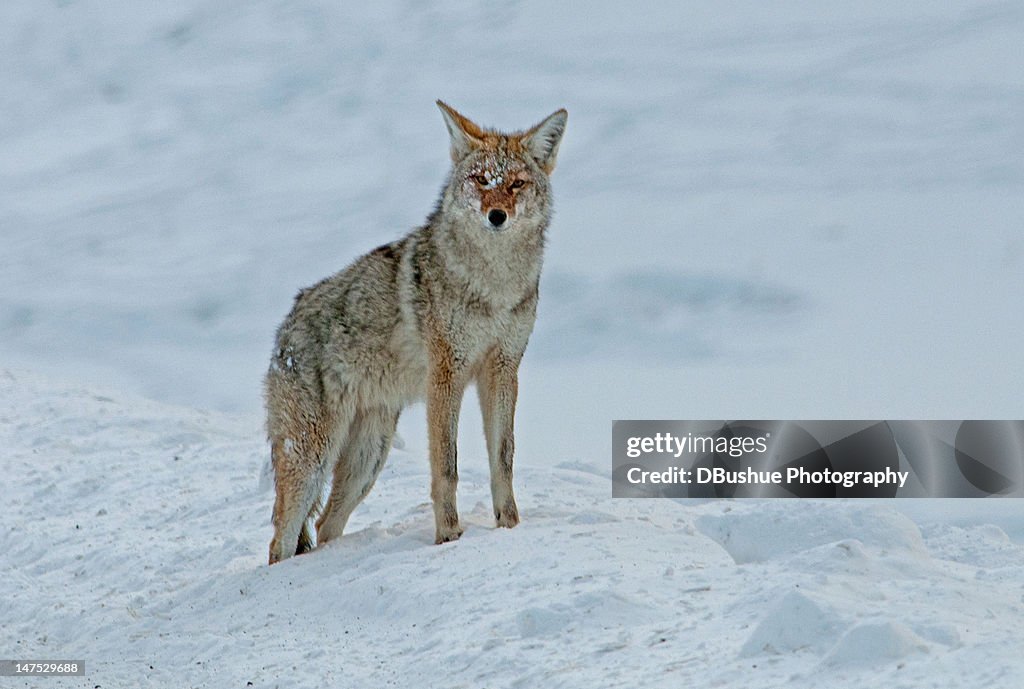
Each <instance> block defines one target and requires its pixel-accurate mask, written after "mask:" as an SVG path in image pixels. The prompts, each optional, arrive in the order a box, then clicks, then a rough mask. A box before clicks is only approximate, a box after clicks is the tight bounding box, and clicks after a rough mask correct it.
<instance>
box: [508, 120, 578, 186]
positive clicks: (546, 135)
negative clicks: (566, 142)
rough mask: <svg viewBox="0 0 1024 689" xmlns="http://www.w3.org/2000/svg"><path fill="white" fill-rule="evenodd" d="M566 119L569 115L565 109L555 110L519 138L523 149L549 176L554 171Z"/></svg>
mask: <svg viewBox="0 0 1024 689" xmlns="http://www.w3.org/2000/svg"><path fill="white" fill-rule="evenodd" d="M568 117H569V113H568V112H567V111H566V110H565V108H562V109H561V110H556V111H555V112H553V113H551V114H550V115H548V116H547V117H546V118H544V120H543V121H542V122H541V123H539V124H538V125H536V126H534V127H532V128H531V129H530V130H529V131H527V132H526V133H524V134H523V135H522V136H521V137H520V141H521V142H522V145H523V147H525V148H526V150H528V151H529V152H530V155H532V156H533V158H534V160H536V161H537V162H538V163H540V166H541V167H542V168H543V169H544V172H546V173H547V174H549V175H550V174H551V173H552V172H553V171H554V169H555V159H556V158H557V157H558V146H559V145H560V144H561V143H562V134H564V133H565V123H566V120H567V119H568Z"/></svg>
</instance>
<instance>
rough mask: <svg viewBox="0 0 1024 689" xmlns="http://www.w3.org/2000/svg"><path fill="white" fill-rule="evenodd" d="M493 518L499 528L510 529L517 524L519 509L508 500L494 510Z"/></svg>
mask: <svg viewBox="0 0 1024 689" xmlns="http://www.w3.org/2000/svg"><path fill="white" fill-rule="evenodd" d="M494 518H495V520H496V521H497V522H498V527H499V528H504V529H511V528H512V527H514V526H516V525H517V524H519V509H518V508H517V507H516V504H515V503H514V502H512V501H511V500H510V501H509V502H507V503H506V504H505V506H504V507H502V508H501V509H500V510H495V511H494Z"/></svg>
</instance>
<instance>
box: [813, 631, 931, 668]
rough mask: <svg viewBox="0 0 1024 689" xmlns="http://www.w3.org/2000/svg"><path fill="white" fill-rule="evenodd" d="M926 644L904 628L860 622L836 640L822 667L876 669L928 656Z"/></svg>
mask: <svg viewBox="0 0 1024 689" xmlns="http://www.w3.org/2000/svg"><path fill="white" fill-rule="evenodd" d="M928 650H929V649H928V644H927V643H926V642H925V640H924V639H922V638H921V637H920V636H918V635H917V634H915V633H914V632H912V631H911V630H910V629H908V628H907V627H906V626H905V625H903V624H900V623H899V622H894V621H891V620H873V621H868V622H862V623H860V624H858V625H857V626H855V627H853V628H852V629H850V630H849V631H848V632H846V634H844V635H843V637H842V638H841V639H840V640H839V643H837V644H836V646H835V648H833V649H832V650H831V651H830V652H829V654H828V655H827V656H826V657H825V661H824V664H825V665H829V666H859V665H876V664H880V663H886V662H892V661H898V660H901V659H903V658H906V657H907V656H910V655H913V654H916V653H927V652H928Z"/></svg>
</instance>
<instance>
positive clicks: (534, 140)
mask: <svg viewBox="0 0 1024 689" xmlns="http://www.w3.org/2000/svg"><path fill="white" fill-rule="evenodd" d="M437 105H438V107H440V108H441V113H442V114H443V115H444V122H445V124H446V125H447V127H448V134H449V135H451V154H452V162H453V164H454V165H453V167H452V176H451V178H450V180H449V183H448V187H447V188H446V189H445V192H444V196H443V200H442V207H443V210H444V212H445V213H446V214H451V213H454V214H457V215H458V216H460V219H461V220H462V221H463V222H466V223H469V224H470V225H479V227H480V228H481V229H483V230H487V231H493V232H506V231H508V232H513V231H515V230H516V229H536V228H537V227H539V226H541V225H543V224H545V223H546V222H547V221H548V219H549V218H550V216H551V186H550V185H549V183H548V176H549V175H550V174H551V172H552V171H553V170H554V169H555V157H556V156H557V155H558V144H559V143H560V142H561V141H562V133H563V132H564V131H565V122H566V118H567V117H568V116H569V114H568V113H567V112H566V111H565V110H557V111H556V112H554V113H552V114H551V115H549V116H548V117H547V118H546V119H545V120H544V121H543V122H541V123H540V124H538V125H536V126H535V127H532V128H531V129H529V130H527V131H525V132H514V133H511V134H503V133H501V132H497V131H494V130H491V129H483V128H481V127H479V126H477V125H476V124H474V123H473V122H471V121H470V120H469V119H467V118H466V117H463V116H462V115H460V114H459V113H458V112H456V111H455V110H454V109H453V108H451V107H449V106H448V105H446V104H444V103H442V102H441V101H437Z"/></svg>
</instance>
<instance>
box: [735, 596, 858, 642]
mask: <svg viewBox="0 0 1024 689" xmlns="http://www.w3.org/2000/svg"><path fill="white" fill-rule="evenodd" d="M843 627H844V623H843V621H842V619H841V617H840V616H839V615H838V614H837V613H836V612H835V611H834V610H832V609H831V608H830V607H829V606H827V605H823V604H821V603H819V602H817V601H815V600H813V599H812V598H810V597H809V596H806V595H804V594H803V593H801V592H799V591H790V592H789V593H787V594H786V595H785V596H783V597H782V599H781V600H779V601H778V602H777V603H776V604H775V605H773V606H772V607H771V608H770V609H769V610H768V613H767V614H766V615H765V617H764V619H763V620H761V622H760V624H758V625H757V627H756V628H755V629H754V631H753V633H752V634H751V635H750V638H749V639H747V642H746V643H745V644H743V648H742V649H740V657H743V658H746V657H750V656H756V655H760V654H763V653H765V654H782V653H792V652H794V651H803V650H809V651H813V652H816V653H823V652H825V651H827V650H828V649H829V648H830V647H831V646H832V645H834V644H835V643H836V641H837V640H838V639H839V635H840V633H841V632H842V630H843Z"/></svg>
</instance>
